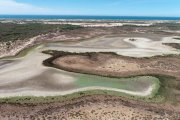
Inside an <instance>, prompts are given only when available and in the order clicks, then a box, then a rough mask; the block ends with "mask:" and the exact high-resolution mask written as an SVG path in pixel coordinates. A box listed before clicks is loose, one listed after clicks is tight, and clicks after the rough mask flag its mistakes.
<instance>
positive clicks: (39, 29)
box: [0, 23, 81, 44]
mask: <svg viewBox="0 0 180 120" xmlns="http://www.w3.org/2000/svg"><path fill="white" fill-rule="evenodd" d="M78 28H81V27H80V26H76V25H65V24H64V25H49V24H40V23H28V24H13V23H0V42H8V41H12V42H13V41H16V40H24V39H27V38H32V37H34V36H37V35H41V34H47V33H50V32H57V31H65V30H74V29H78ZM7 44H8V43H7Z"/></svg>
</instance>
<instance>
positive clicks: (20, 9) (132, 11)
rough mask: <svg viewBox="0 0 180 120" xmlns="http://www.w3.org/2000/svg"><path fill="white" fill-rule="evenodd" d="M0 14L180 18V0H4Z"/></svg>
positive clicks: (1, 1)
mask: <svg viewBox="0 0 180 120" xmlns="http://www.w3.org/2000/svg"><path fill="white" fill-rule="evenodd" d="M0 14H1V15H4V14H9V15H102V16H170V17H172V16H173V17H180V0H0Z"/></svg>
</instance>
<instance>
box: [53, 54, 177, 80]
mask: <svg viewBox="0 0 180 120" xmlns="http://www.w3.org/2000/svg"><path fill="white" fill-rule="evenodd" d="M179 60H180V57H179V56H169V57H168V56H167V57H153V58H130V57H124V56H118V55H115V54H108V53H88V54H87V55H85V54H80V53H79V54H75V55H72V54H71V55H66V56H61V57H57V58H56V59H55V60H53V61H52V63H53V64H54V66H55V67H57V68H60V69H63V70H67V71H72V72H79V73H87V74H95V75H101V76H111V77H129V76H136V75H147V74H149V75H168V76H173V77H174V76H176V77H180V62H179Z"/></svg>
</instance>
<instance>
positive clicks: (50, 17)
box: [0, 15, 180, 20]
mask: <svg viewBox="0 0 180 120" xmlns="http://www.w3.org/2000/svg"><path fill="white" fill-rule="evenodd" d="M0 19H33V20H38V19H44V20H57V19H61V20H180V17H145V16H144V17H143V16H80V15H0Z"/></svg>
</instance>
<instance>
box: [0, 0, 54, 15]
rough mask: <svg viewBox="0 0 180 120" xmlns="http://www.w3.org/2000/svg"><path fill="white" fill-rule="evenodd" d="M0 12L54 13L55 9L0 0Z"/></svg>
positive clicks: (12, 0) (13, 0)
mask: <svg viewBox="0 0 180 120" xmlns="http://www.w3.org/2000/svg"><path fill="white" fill-rule="evenodd" d="M0 14H56V11H55V10H53V9H48V8H41V7H38V6H34V5H31V4H25V3H19V2H16V1H15V0H0Z"/></svg>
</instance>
